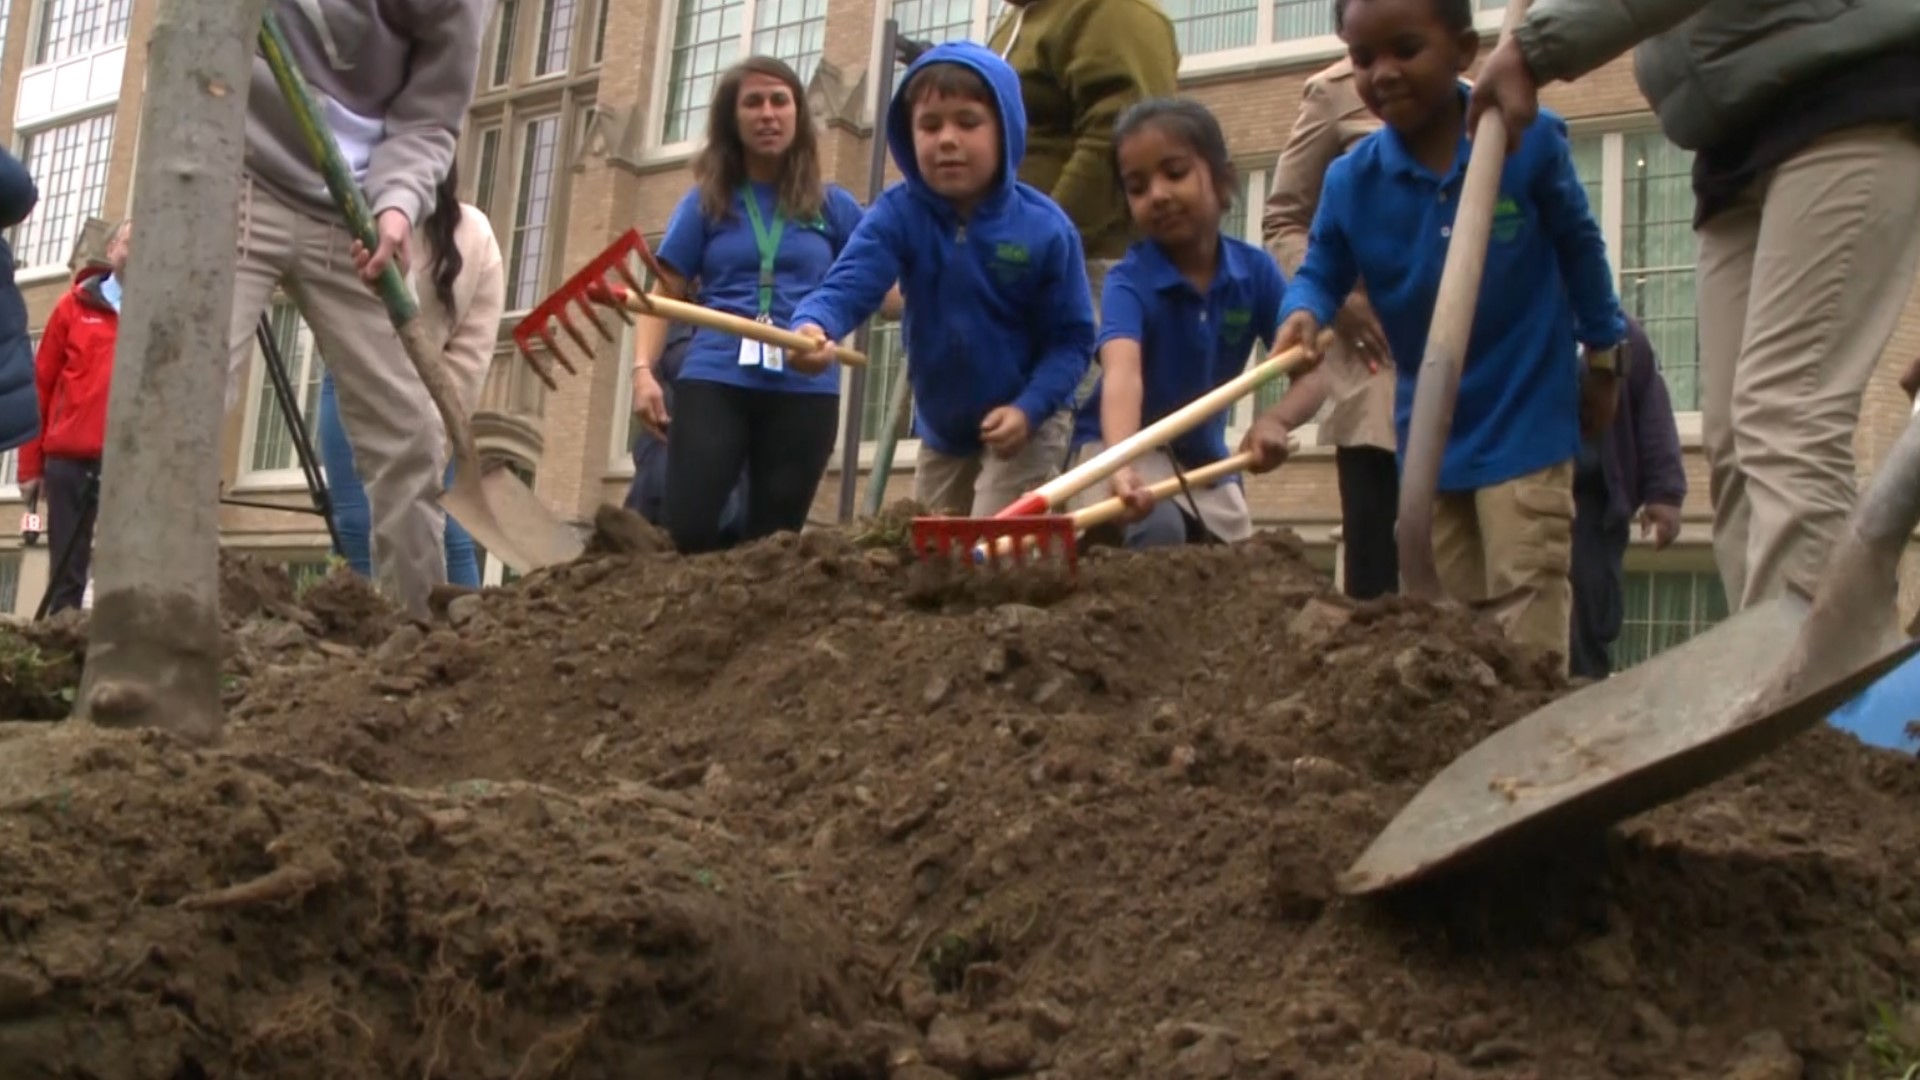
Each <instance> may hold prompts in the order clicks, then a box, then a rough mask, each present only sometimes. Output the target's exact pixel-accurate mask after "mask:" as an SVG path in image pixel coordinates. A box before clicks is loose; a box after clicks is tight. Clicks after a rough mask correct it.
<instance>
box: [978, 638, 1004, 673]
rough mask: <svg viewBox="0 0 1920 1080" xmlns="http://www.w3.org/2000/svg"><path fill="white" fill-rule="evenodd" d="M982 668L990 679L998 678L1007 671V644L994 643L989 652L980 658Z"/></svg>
mask: <svg viewBox="0 0 1920 1080" xmlns="http://www.w3.org/2000/svg"><path fill="white" fill-rule="evenodd" d="M980 670H981V672H982V673H984V674H985V675H986V676H987V678H989V679H997V678H999V677H1000V676H1002V675H1005V674H1006V673H1007V650H1006V647H1005V646H1002V645H993V646H989V647H988V649H987V654H986V655H985V656H983V657H981V658H980Z"/></svg>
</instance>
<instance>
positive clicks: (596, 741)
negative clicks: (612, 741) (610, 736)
mask: <svg viewBox="0 0 1920 1080" xmlns="http://www.w3.org/2000/svg"><path fill="white" fill-rule="evenodd" d="M606 748H607V736H606V733H605V732H602V733H601V734H599V735H595V736H594V737H593V738H591V739H588V740H587V745H585V746H583V747H581V748H580V760H581V761H592V760H593V759H594V758H597V757H599V756H600V751H602V750H605V749H606Z"/></svg>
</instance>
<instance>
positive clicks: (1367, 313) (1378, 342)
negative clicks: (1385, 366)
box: [1333, 292, 1392, 375]
mask: <svg viewBox="0 0 1920 1080" xmlns="http://www.w3.org/2000/svg"><path fill="white" fill-rule="evenodd" d="M1333 332H1334V333H1335V334H1337V335H1339V337H1340V340H1342V341H1344V342H1346V343H1347V348H1349V349H1351V350H1353V353H1354V355H1355V356H1357V357H1359V359H1360V360H1361V362H1363V363H1365V364H1366V365H1367V374H1369V375H1371V374H1373V373H1374V372H1376V371H1379V370H1380V364H1381V363H1382V362H1383V361H1385V360H1386V359H1387V357H1388V356H1389V355H1391V351H1392V350H1390V349H1389V348H1388V347H1387V332H1386V331H1385V330H1384V329H1382V328H1381V326H1380V317H1379V316H1378V315H1375V314H1374V313H1373V305H1372V304H1370V303H1368V302H1367V298H1366V297H1365V296H1363V295H1361V294H1360V293H1357V292H1356V293H1354V294H1353V295H1352V296H1349V297H1347V302H1346V303H1344V304H1342V305H1340V310H1339V312H1338V313H1336V314H1335V315H1334V317H1333Z"/></svg>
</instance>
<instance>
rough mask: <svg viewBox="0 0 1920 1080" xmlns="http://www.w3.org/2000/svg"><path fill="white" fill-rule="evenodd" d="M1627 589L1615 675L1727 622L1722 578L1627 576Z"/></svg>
mask: <svg viewBox="0 0 1920 1080" xmlns="http://www.w3.org/2000/svg"><path fill="white" fill-rule="evenodd" d="M1624 585H1625V588H1624V598H1625V601H1626V604H1625V608H1626V618H1625V620H1624V621H1623V622H1622V624H1621V627H1620V638H1619V640H1618V641H1615V642H1614V644H1613V666H1614V670H1616V671H1624V670H1625V669H1627V668H1630V667H1632V666H1633V665H1635V664H1638V663H1640V662H1641V661H1642V660H1646V659H1647V658H1649V657H1651V656H1653V655H1655V654H1656V653H1660V652H1663V651H1665V650H1667V649H1671V648H1673V647H1674V646H1676V645H1681V644H1684V643H1685V642H1686V641H1688V640H1689V639H1691V638H1692V637H1693V636H1694V635H1695V634H1698V633H1700V632H1701V631H1703V630H1706V629H1708V628H1709V627H1711V626H1713V625H1714V624H1715V623H1717V622H1719V621H1721V620H1722V619H1725V618H1726V617H1727V593H1726V590H1725V588H1724V587H1722V585H1721V584H1720V576H1719V575H1718V574H1712V573H1696V572H1685V571H1671V570H1656V571H1640V572H1629V573H1628V574H1627V575H1626V580H1625V582H1624Z"/></svg>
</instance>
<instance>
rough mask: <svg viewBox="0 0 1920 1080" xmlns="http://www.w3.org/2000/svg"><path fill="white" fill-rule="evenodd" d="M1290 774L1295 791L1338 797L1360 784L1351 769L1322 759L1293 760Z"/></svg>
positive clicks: (1302, 758) (1304, 758)
mask: <svg viewBox="0 0 1920 1080" xmlns="http://www.w3.org/2000/svg"><path fill="white" fill-rule="evenodd" d="M1292 772H1293V786H1294V789H1295V790H1296V791H1303V792H1304V791H1312V792H1319V793H1320V794H1323V795H1338V794H1340V793H1341V792H1343V791H1351V790H1352V789H1353V788H1354V787H1356V786H1357V785H1358V784H1359V783H1360V777H1359V776H1357V775H1355V774H1354V771H1353V770H1352V769H1349V768H1347V767H1346V766H1345V765H1342V764H1340V763H1339V762H1337V761H1328V760H1327V759H1326V758H1323V757H1312V756H1308V757H1299V758H1294V759H1293V768H1292Z"/></svg>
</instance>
